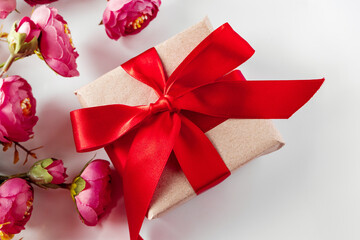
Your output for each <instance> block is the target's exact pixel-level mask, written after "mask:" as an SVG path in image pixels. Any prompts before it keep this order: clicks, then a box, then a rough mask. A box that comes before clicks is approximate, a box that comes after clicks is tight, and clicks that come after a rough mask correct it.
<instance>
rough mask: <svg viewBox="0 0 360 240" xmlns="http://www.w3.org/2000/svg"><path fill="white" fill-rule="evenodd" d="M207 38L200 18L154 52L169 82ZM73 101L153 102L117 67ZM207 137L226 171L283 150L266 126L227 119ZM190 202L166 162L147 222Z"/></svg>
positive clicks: (189, 191)
mask: <svg viewBox="0 0 360 240" xmlns="http://www.w3.org/2000/svg"><path fill="white" fill-rule="evenodd" d="M211 32H212V26H211V24H210V22H209V20H208V18H205V19H204V20H202V21H201V22H199V23H198V24H196V25H194V26H192V27H190V28H189V29H187V30H185V31H183V32H182V33H179V34H177V35H176V36H174V37H172V38H170V39H168V40H167V41H165V42H163V43H161V44H159V45H157V46H156V47H155V48H156V50H157V52H158V54H159V56H160V59H161V61H162V63H163V66H164V69H165V71H166V74H167V75H168V76H170V75H171V74H172V73H173V71H174V70H175V69H176V67H177V66H178V65H179V64H180V63H181V62H182V61H183V60H184V58H185V57H186V56H187V55H188V54H189V53H190V52H191V51H192V50H193V49H194V48H195V47H196V46H197V45H198V44H199V43H200V42H201V41H202V40H203V39H204V38H205V37H207V36H208V35H209V34H210V33H211ZM179 46H181V47H179ZM76 96H77V98H78V100H79V102H80V103H81V106H82V107H94V106H101V105H108V104H119V103H120V104H126V105H129V106H137V105H148V104H150V103H154V102H155V101H156V100H157V99H158V96H157V95H156V93H155V92H154V91H153V89H152V88H150V87H149V86H148V85H146V84H143V83H141V82H139V81H137V80H135V79H134V78H133V77H131V76H130V75H129V74H128V73H127V72H126V71H125V70H124V69H123V68H122V67H121V66H119V67H117V68H115V69H114V70H112V71H110V72H108V73H106V74H105V75H103V76H101V77H100V78H98V79H96V80H95V81H93V82H91V83H90V84H88V85H86V86H84V87H82V88H80V89H79V90H77V91H76ZM206 136H207V137H208V138H209V139H210V141H211V142H212V144H213V145H214V146H215V148H216V149H217V151H218V152H219V153H220V155H221V157H222V159H223V160H224V162H225V164H226V166H227V167H228V168H229V170H230V171H234V170H236V169H237V168H239V167H240V166H242V165H243V164H245V163H246V162H248V161H250V160H252V159H255V158H257V157H259V156H261V155H264V154H268V153H270V152H273V151H276V150H278V149H279V148H281V147H282V146H283V145H284V142H283V140H282V138H281V135H280V134H279V132H278V131H277V129H276V128H275V127H274V125H273V123H272V122H271V120H262V119H251V120H250V119H229V120H226V121H225V122H223V123H221V124H220V125H218V126H216V127H215V128H213V129H211V130H210V131H208V132H206ZM110 154H111V153H110ZM123 164H124V163H123ZM116 168H117V169H118V171H119V172H122V171H123V168H124V166H123V165H121V166H119V165H118V166H116ZM194 196H196V193H195V191H194V190H193V188H192V186H191V185H190V183H189V181H188V180H187V178H186V177H185V175H184V173H183V172H182V170H181V168H180V166H179V164H178V163H177V161H175V160H174V159H170V160H169V161H168V163H167V165H166V166H165V169H164V171H163V173H162V175H161V178H160V181H159V184H158V185H157V188H156V190H155V193H154V195H153V198H152V200H151V203H150V207H149V209H148V212H147V217H148V218H149V219H152V218H155V217H157V216H159V215H160V214H162V213H164V212H165V211H167V210H168V209H170V208H172V207H174V206H177V205H179V204H181V203H183V202H185V201H186V200H189V199H190V198H192V197H194Z"/></svg>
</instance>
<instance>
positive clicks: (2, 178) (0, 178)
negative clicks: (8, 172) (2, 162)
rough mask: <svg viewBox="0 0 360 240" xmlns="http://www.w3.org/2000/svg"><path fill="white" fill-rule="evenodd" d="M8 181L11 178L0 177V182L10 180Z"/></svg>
mask: <svg viewBox="0 0 360 240" xmlns="http://www.w3.org/2000/svg"><path fill="white" fill-rule="evenodd" d="M8 179H9V176H3V175H0V181H5V180H8Z"/></svg>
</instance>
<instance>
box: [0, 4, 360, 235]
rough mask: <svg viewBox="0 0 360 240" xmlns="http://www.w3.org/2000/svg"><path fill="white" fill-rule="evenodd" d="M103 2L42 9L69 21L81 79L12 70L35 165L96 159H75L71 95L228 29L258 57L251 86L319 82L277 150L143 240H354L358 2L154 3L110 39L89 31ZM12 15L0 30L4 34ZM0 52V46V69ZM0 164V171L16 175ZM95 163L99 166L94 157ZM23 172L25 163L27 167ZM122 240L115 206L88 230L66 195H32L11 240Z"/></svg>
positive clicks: (8, 164)
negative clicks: (145, 15) (196, 27)
mask: <svg viewBox="0 0 360 240" xmlns="http://www.w3.org/2000/svg"><path fill="white" fill-rule="evenodd" d="M105 5H106V1H105V0H60V1H59V2H57V3H55V4H52V6H54V7H57V8H58V9H59V12H60V13H61V14H62V15H63V17H64V18H65V19H66V20H67V21H68V23H69V27H70V29H71V31H72V35H73V40H74V43H75V45H76V47H77V50H78V52H79V54H80V57H79V58H78V65H79V68H78V69H79V71H80V74H81V75H80V77H78V78H72V79H65V78H62V77H60V76H58V75H56V74H55V73H53V72H52V71H51V70H50V69H48V67H47V66H46V64H45V63H44V62H42V61H41V60H40V59H38V58H37V57H36V56H31V57H29V58H27V59H24V60H21V61H19V62H16V63H15V64H14V65H13V67H12V68H11V70H10V72H9V74H20V75H21V76H22V77H24V78H26V79H27V80H28V81H29V82H30V83H31V85H32V87H33V92H34V95H35V97H36V98H37V101H38V107H37V111H38V116H39V118H40V120H39V122H38V124H37V125H36V127H35V138H34V139H33V140H31V141H28V142H26V143H25V145H26V146H27V147H29V148H32V147H37V146H40V145H43V146H44V148H43V149H41V150H38V151H37V154H38V156H39V158H45V157H50V156H52V157H56V158H59V159H63V160H64V163H65V165H66V166H67V167H68V168H69V169H68V174H69V175H70V177H69V180H71V179H72V177H74V176H75V175H76V174H77V172H78V171H79V170H80V169H81V167H82V165H83V164H85V162H86V161H88V160H89V159H91V158H92V157H93V155H94V153H86V154H79V153H76V151H75V148H74V143H73V139H72V133H71V126H70V121H69V112H70V111H71V110H74V109H76V108H79V107H80V105H79V103H78V102H77V100H76V98H75V96H74V95H73V92H74V90H76V89H78V88H79V87H81V86H82V85H84V84H86V83H88V82H90V81H93V80H95V79H96V78H97V77H99V76H101V75H102V74H104V73H105V72H107V71H109V70H111V69H113V68H115V67H117V66H118V65H120V64H121V63H123V62H124V61H126V60H128V59H130V58H132V57H134V56H135V55H137V54H139V53H141V52H142V51H144V50H146V49H148V48H150V47H152V46H153V45H156V44H158V43H160V42H162V41H164V40H166V39H167V38H169V37H171V36H173V35H174V34H176V33H178V32H180V31H182V30H184V29H186V28H187V27H190V26H191V25H193V24H195V23H197V22H198V21H200V20H201V19H202V18H203V17H204V16H205V15H208V16H209V17H210V20H211V21H212V23H213V25H214V27H218V26H219V25H221V24H222V23H224V22H226V21H228V22H229V23H230V24H231V25H232V27H233V28H234V29H235V30H236V31H237V32H238V33H239V34H240V35H241V36H242V37H243V38H245V39H246V40H247V41H248V42H249V43H250V44H251V45H252V47H253V48H254V49H255V50H256V53H255V55H254V56H253V57H252V58H251V59H250V60H249V61H247V62H246V63H245V64H243V65H242V66H241V67H240V69H241V70H242V71H243V73H244V75H245V77H246V78H247V79H249V80H251V79H308V78H321V77H325V78H326V81H325V84H324V85H323V87H322V88H321V89H320V91H319V92H318V93H317V94H316V95H315V97H314V98H313V99H312V100H311V101H310V102H309V103H308V104H307V105H306V106H304V107H303V108H302V109H301V110H300V111H298V112H297V113H296V114H295V115H294V116H293V117H292V118H291V119H289V120H276V121H275V124H276V126H277V127H278V129H279V130H280V131H281V133H282V134H283V137H284V139H285V140H286V142H287V144H286V145H285V147H284V148H283V149H281V150H280V151H278V152H275V153H273V154H270V155H267V156H264V157H261V158H260V159H257V160H254V161H252V162H250V163H249V164H247V165H245V166H244V167H242V168H241V169H239V170H238V171H237V172H235V173H234V174H233V175H231V176H230V177H229V178H228V179H227V180H226V181H225V182H223V183H222V184H220V185H218V186H217V187H215V188H213V189H211V190H209V191H208V192H206V193H204V194H202V195H200V196H198V197H197V198H196V199H193V200H191V201H190V202H188V203H186V204H184V205H182V206H180V207H177V208H176V209H174V210H172V211H171V212H169V213H167V214H165V215H164V216H162V217H161V218H159V219H156V220H152V221H148V220H145V222H144V226H143V228H142V236H143V237H144V238H145V240H155V239H156V240H169V239H174V240H180V239H191V240H195V239H196V240H198V239H200V240H201V239H204V240H205V239H206V240H215V239H216V240H217V239H246V240H260V239H261V240H262V239H267V240H268V239H276V240H288V239H292V240H297V239H299V240H303V239H307V240H319V239H320V240H322V239H324V240H325V239H326V240H330V239H331V240H332V239H333V240H337V239H346V240H352V239H360V162H359V145H360V140H359V137H360V135H359V131H360V128H359V122H360V106H359V103H360V96H359V92H360V82H359V71H360V47H359V45H360V27H359V23H360V14H359V12H360V3H359V2H358V1H356V0H312V1H311V0H274V1H268V0H241V1H239V0H232V1H230V0H224V1H219V0H218V1H215V0H197V1H194V0H164V1H163V4H162V5H161V7H160V12H159V14H158V17H157V18H156V19H155V20H154V21H153V22H152V23H150V25H149V26H148V27H147V28H146V29H145V30H144V31H143V32H141V33H140V34H138V35H135V36H130V37H126V38H123V39H120V40H119V41H113V40H110V39H109V38H108V37H107V36H106V34H105V31H104V28H103V26H98V23H99V22H100V20H101V17H102V12H103V10H104V8H105ZM18 10H19V11H20V12H21V14H17V13H12V14H11V15H10V16H9V17H8V19H7V20H5V21H0V23H3V24H4V27H5V29H9V28H10V25H11V23H12V22H13V21H15V20H16V19H20V18H21V17H22V16H24V15H26V14H30V12H31V8H30V7H29V6H28V5H26V4H25V3H23V2H22V1H20V0H18ZM6 57H7V49H6V44H5V43H0V58H1V61H5V59H6ZM0 154H1V157H0V158H1V162H0V170H1V172H3V173H6V174H12V173H15V172H19V171H24V170H25V169H27V168H28V167H29V166H30V165H31V164H30V163H28V164H27V165H26V166H22V165H21V163H18V164H17V165H13V164H12V150H9V152H7V153H0ZM97 157H99V158H105V159H108V158H107V156H106V155H105V154H104V152H103V151H97ZM32 162H33V161H32ZM20 237H24V240H27V239H36V240H49V239H99V240H100V239H109V240H112V239H128V230H127V223H126V217H125V210H124V207H123V202H122V201H120V202H119V203H118V207H116V208H115V209H114V210H113V211H112V213H111V214H110V215H109V216H108V217H107V218H106V219H104V221H103V222H102V224H101V225H100V226H97V227H87V226H85V225H83V224H82V223H81V221H80V220H79V218H78V216H77V213H76V211H75V206H74V204H73V203H72V200H71V198H70V196H69V194H68V192H66V191H65V190H58V191H52V190H48V191H46V190H42V189H35V203H34V211H33V214H32V217H31V220H30V221H29V222H28V224H27V225H26V230H25V231H23V232H22V233H21V234H19V235H18V236H16V237H15V239H19V238H20Z"/></svg>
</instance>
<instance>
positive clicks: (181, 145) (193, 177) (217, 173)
mask: <svg viewBox="0 0 360 240" xmlns="http://www.w3.org/2000/svg"><path fill="white" fill-rule="evenodd" d="M174 153H175V155H176V158H177V159H178V161H179V164H180V166H181V169H182V170H183V172H184V174H185V176H186V178H187V179H188V180H189V182H190V184H191V186H192V187H193V189H194V191H195V192H196V193H197V194H199V193H201V192H203V191H205V190H207V189H209V188H211V187H213V186H215V185H216V184H218V183H220V182H221V181H223V180H224V179H225V178H227V177H228V176H229V175H230V171H229V169H228V168H227V166H226V165H225V163H224V161H223V160H222V158H221V157H220V155H219V153H218V152H217V150H216V149H215V147H214V146H213V145H212V143H211V142H210V140H209V139H208V138H207V137H206V136H205V134H204V133H203V132H202V131H201V130H200V129H199V128H198V127H197V126H196V125H195V124H193V123H192V122H191V121H190V120H188V119H187V118H186V117H183V116H181V129H180V133H179V137H178V138H177V140H176V143H175V146H174Z"/></svg>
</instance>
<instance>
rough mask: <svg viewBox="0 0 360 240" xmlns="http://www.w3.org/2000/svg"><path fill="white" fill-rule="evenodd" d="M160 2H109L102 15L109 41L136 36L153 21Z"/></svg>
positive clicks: (119, 0) (152, 0) (155, 0)
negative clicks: (131, 35)
mask: <svg viewBox="0 0 360 240" xmlns="http://www.w3.org/2000/svg"><path fill="white" fill-rule="evenodd" d="M160 4H161V1H160V0H110V1H109V2H108V3H107V6H106V9H105V11H104V14H103V23H104V26H105V31H106V33H107V35H108V36H109V37H110V38H111V39H115V40H117V39H119V38H120V37H121V36H126V35H130V34H136V33H138V32H140V31H141V30H143V29H144V28H145V27H146V26H147V25H148V24H149V23H150V21H151V20H153V19H154V18H155V17H156V15H157V13H158V11H159V7H160Z"/></svg>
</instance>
